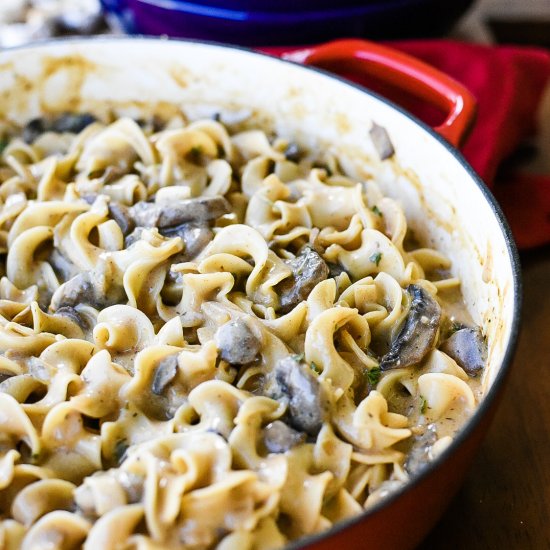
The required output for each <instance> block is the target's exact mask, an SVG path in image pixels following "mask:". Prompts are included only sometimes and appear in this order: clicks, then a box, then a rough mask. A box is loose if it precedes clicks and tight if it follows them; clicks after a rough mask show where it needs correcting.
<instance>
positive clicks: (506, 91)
mask: <svg viewBox="0 0 550 550" xmlns="http://www.w3.org/2000/svg"><path fill="white" fill-rule="evenodd" d="M390 46H392V47H394V48H396V49H398V50H402V51H404V52H406V53H408V54H410V55H413V56H415V57H418V58H420V59H422V60H424V61H426V62H427V63H430V64H431V65H434V66H435V67H437V68H439V69H440V70H442V71H444V72H446V73H447V74H449V75H451V76H452V77H453V78H455V79H456V80H458V81H459V82H461V83H462V84H464V85H465V86H466V87H467V88H468V89H469V90H470V91H471V92H472V93H473V94H474V95H475V97H476V98H477V101H478V117H477V121H476V125H475V127H474V129H473V131H472V133H471V135H470V136H469V138H468V140H467V141H466V143H465V145H464V147H463V149H462V152H463V153H464V155H465V157H466V159H467V160H468V161H469V162H470V164H471V165H472V166H473V168H474V169H475V170H476V171H477V173H478V174H479V175H480V176H481V178H482V179H483V180H484V181H485V183H486V184H487V185H488V186H489V188H491V190H492V191H493V193H494V194H495V196H496V197H497V200H498V201H499V202H500V204H501V206H502V208H503V210H504V213H505V214H506V217H507V218H508V221H509V222H510V225H511V226H512V231H513V233H514V237H515V239H516V242H517V244H518V246H519V247H520V248H521V249H527V248H533V247H536V246H541V245H545V244H550V174H548V175H541V176H534V175H523V174H517V173H513V174H507V175H506V181H501V180H502V178H500V177H497V170H498V168H499V166H500V165H501V163H502V161H503V160H504V159H506V158H507V157H508V156H509V155H510V154H511V153H513V152H514V150H516V149H517V147H518V145H519V144H520V143H521V141H522V140H524V139H525V138H526V137H527V136H529V135H530V134H532V133H533V132H534V131H535V129H536V128H535V127H536V114H537V108H538V106H539V103H540V100H541V97H542V94H543V92H544V90H545V87H546V84H547V82H548V79H549V78H550V52H548V51H546V50H543V49H538V48H525V47H515V46H483V45H479V44H469V43H463V42H455V41H450V40H419V41H406V42H392V43H391V44H390ZM293 49H294V48H293ZM298 49H299V48H298ZM264 51H267V52H269V53H273V54H276V55H282V54H283V53H286V52H289V51H292V49H284V48H269V49H268V48H266V49H264ZM344 76H348V78H352V79H353V80H355V81H357V82H359V83H361V84H365V85H367V86H369V87H371V88H375V89H376V90H377V91H382V93H383V94H384V95H389V96H390V99H393V100H395V101H397V102H398V103H401V104H403V105H404V106H406V107H408V108H410V109H411V110H412V111H413V112H415V114H418V115H419V116H420V117H421V118H423V119H424V120H426V121H427V122H435V118H434V117H435V116H436V114H434V113H433V112H432V111H430V110H427V109H425V108H422V107H419V106H418V104H417V103H416V102H415V101H411V100H410V98H404V97H402V96H401V97H399V96H396V95H395V91H392V90H390V89H385V88H384V87H383V86H380V85H379V84H378V83H375V82H372V81H371V82H369V81H368V79H366V78H364V77H358V76H357V75H344Z"/></svg>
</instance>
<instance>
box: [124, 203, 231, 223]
mask: <svg viewBox="0 0 550 550" xmlns="http://www.w3.org/2000/svg"><path fill="white" fill-rule="evenodd" d="M230 211H231V207H230V205H229V203H228V202H227V200H226V199H225V198H224V197H221V196H217V197H198V198H195V199H185V200H180V201H177V202H175V203H174V204H173V205H166V206H160V205H158V204H153V203H149V202H138V203H136V204H134V206H132V207H131V208H130V216H131V217H132V218H133V220H134V222H135V224H136V225H138V226H142V227H160V228H164V227H173V226H176V225H181V224H183V223H186V222H209V221H212V220H215V219H217V218H219V217H221V216H223V215H224V214H227V213H228V212H230Z"/></svg>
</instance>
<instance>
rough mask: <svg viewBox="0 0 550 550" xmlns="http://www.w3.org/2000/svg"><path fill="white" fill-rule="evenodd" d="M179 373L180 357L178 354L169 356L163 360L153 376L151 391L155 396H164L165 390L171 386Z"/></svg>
mask: <svg viewBox="0 0 550 550" xmlns="http://www.w3.org/2000/svg"><path fill="white" fill-rule="evenodd" d="M177 372H178V356H177V354H174V355H168V357H165V358H164V359H162V360H161V361H160V362H159V364H158V366H157V368H156V369H155V374H154V376H153V382H152V384H151V391H152V392H153V393H154V394H155V395H162V394H163V393H164V390H165V389H166V388H167V387H168V386H169V385H170V383H171V382H172V380H174V378H175V377H176V374H177Z"/></svg>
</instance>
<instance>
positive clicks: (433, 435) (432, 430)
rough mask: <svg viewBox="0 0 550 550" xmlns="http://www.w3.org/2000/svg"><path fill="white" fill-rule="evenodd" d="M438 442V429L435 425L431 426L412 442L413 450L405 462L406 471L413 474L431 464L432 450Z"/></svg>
mask: <svg viewBox="0 0 550 550" xmlns="http://www.w3.org/2000/svg"><path fill="white" fill-rule="evenodd" d="M436 441H437V430H436V427H435V425H434V424H429V425H428V426H427V427H426V429H425V430H424V432H422V433H421V434H419V435H416V436H415V437H414V438H413V439H412V440H411V448H410V449H409V452H408V453H407V460H406V461H405V470H407V472H409V473H410V474H413V473H415V472H418V471H420V470H421V469H423V468H425V467H426V466H427V465H428V464H429V463H430V448H431V446H432V445H433V444H434V443H435V442H436Z"/></svg>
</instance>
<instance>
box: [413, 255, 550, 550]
mask: <svg viewBox="0 0 550 550" xmlns="http://www.w3.org/2000/svg"><path fill="white" fill-rule="evenodd" d="M522 265H523V285H524V304H523V326H522V330H521V334H520V340H519V345H518V348H517V352H516V356H515V360H514V363H513V365H512V371H511V375H510V377H509V379H508V384H507V387H506V390H505V393H504V396H503V399H502V402H501V404H500V407H499V410H498V412H497V415H496V417H495V419H494V422H493V424H492V426H491V429H490V431H489V434H488V436H487V438H486V440H485V441H484V443H483V445H482V447H481V449H480V452H479V453H478V456H477V458H476V460H475V461H474V463H473V465H472V468H471V470H470V472H469V475H468V476H467V478H466V482H465V484H464V486H463V488H462V489H461V491H460V492H459V494H458V495H457V497H456V498H455V499H454V501H453V502H452V504H451V506H450V508H449V509H448V510H447V512H446V513H445V515H444V516H443V518H442V520H441V521H440V522H439V524H438V525H437V527H436V528H435V529H434V530H433V531H432V533H431V534H430V535H429V536H428V538H427V539H426V541H425V542H424V543H423V544H422V545H421V547H420V549H419V550H448V549H452V550H454V549H457V550H461V549H467V550H493V549H494V550H531V549H533V550H548V549H550V247H547V248H545V249H542V250H539V251H537V252H533V253H529V254H524V255H523V256H522Z"/></svg>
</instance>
